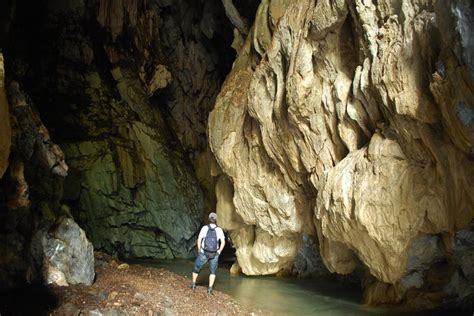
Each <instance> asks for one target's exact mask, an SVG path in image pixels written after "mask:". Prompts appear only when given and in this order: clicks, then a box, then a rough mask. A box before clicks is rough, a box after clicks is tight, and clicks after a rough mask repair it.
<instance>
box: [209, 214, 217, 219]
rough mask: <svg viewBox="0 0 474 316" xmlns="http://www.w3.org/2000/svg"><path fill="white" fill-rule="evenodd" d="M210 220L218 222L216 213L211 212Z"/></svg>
mask: <svg viewBox="0 0 474 316" xmlns="http://www.w3.org/2000/svg"><path fill="white" fill-rule="evenodd" d="M209 219H213V220H217V214H216V213H214V212H211V213H210V214H209Z"/></svg>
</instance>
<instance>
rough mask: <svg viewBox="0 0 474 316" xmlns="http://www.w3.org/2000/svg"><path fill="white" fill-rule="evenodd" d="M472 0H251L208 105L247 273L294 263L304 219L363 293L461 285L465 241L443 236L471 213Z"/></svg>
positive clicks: (385, 298) (441, 296) (392, 298)
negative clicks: (231, 58)
mask: <svg viewBox="0 0 474 316" xmlns="http://www.w3.org/2000/svg"><path fill="white" fill-rule="evenodd" d="M472 10H473V5H472V2H470V1H463V0H459V1H454V0H453V1H430V0H411V1H389V0H382V1H371V0H355V1H344V0H333V1H308V0H303V1H291V0H289V1H277V0H266V1H262V2H261V4H260V6H259V8H258V10H257V15H256V18H255V22H254V24H253V26H252V28H251V29H250V31H249V34H248V36H247V37H246V38H245V42H244V44H243V46H242V47H241V48H240V50H239V54H238V57H237V59H236V61H235V62H234V65H233V69H232V71H231V73H230V74H229V76H228V77H227V79H226V81H225V83H224V85H223V87H222V89H221V92H220V94H219V96H218V98H217V100H216V104H215V108H214V110H213V111H212V112H211V114H210V116H209V142H210V146H211V149H212V151H213V153H214V154H215V156H216V160H217V162H218V166H219V168H217V167H216V168H214V171H215V174H217V175H219V180H218V181H217V187H216V195H217V199H218V203H217V209H218V210H217V211H218V214H219V216H220V218H224V219H225V221H222V222H221V225H222V226H224V228H226V229H228V230H230V231H231V235H232V239H233V241H234V244H235V246H236V247H237V257H238V264H236V265H238V267H239V268H240V269H241V270H242V271H243V272H244V273H245V274H250V275H256V274H272V273H277V272H279V271H281V270H289V269H291V266H292V264H293V262H294V258H295V256H296V254H297V252H298V250H299V249H300V247H301V246H302V244H303V236H306V235H309V236H313V238H315V239H316V236H317V240H318V244H319V250H320V254H321V256H322V259H323V262H324V264H325V265H326V267H327V268H328V269H329V270H330V271H331V272H337V273H341V274H348V273H351V272H353V271H354V270H355V269H356V267H357V266H359V265H360V264H362V265H363V266H364V267H365V269H366V270H367V271H368V275H370V276H369V277H368V278H367V280H366V281H365V282H364V284H365V291H366V293H365V299H366V301H367V302H369V303H372V304H377V303H405V304H407V305H410V304H413V306H418V307H421V306H424V307H432V306H434V305H436V304H438V303H441V302H442V301H443V300H447V299H448V298H449V299H450V300H453V301H455V300H459V299H464V298H466V297H467V296H468V294H467V293H468V292H469V291H467V290H466V289H468V288H470V293H471V295H472V292H473V291H472V280H471V279H470V272H469V271H468V270H469V268H467V270H466V271H465V272H463V273H461V271H464V269H466V267H467V266H469V264H468V263H467V262H470V265H471V266H472V265H473V264H474V262H473V261H472V260H471V259H469V258H472V257H470V255H465V256H461V255H460V254H459V253H457V252H456V251H453V247H454V245H455V244H456V240H457V237H456V236H457V234H459V233H458V232H459V231H460V230H462V229H465V228H466V227H468V226H469V224H470V223H471V222H472V220H473V218H474V180H473V179H474V119H473V117H474V116H473V113H474V94H473V92H474V84H473V83H474V82H473V71H472V69H473V59H472V56H473V53H474V49H473V47H472V43H473V38H472V34H473V30H474V25H473V19H472V17H473V15H472ZM466 234H467V235H469V234H472V231H470V230H468V232H467V233H466ZM305 244H307V243H306V242H305ZM420 247H421V248H426V251H427V252H429V253H426V254H420V253H419V251H421V249H419V248H420ZM466 247H467V248H469V247H468V246H467V245H466ZM410 249H412V250H410ZM413 249H416V250H413ZM469 249H471V248H469ZM460 256H461V257H460ZM306 257H308V256H306ZM417 258H418V259H419V260H418V259H417ZM417 260H418V261H417ZM234 269H235V267H234ZM441 271H442V273H443V274H444V277H443V278H438V279H436V278H434V277H433V276H434V275H436V273H437V272H441ZM465 273H466V274H465ZM455 279H456V280H455ZM459 279H461V281H462V282H461V281H459ZM453 283H454V284H456V286H450V284H453ZM459 284H463V286H460V285H459ZM466 284H469V285H466ZM448 287H449V288H450V290H449V291H448V290H447V288H448ZM461 288H462V289H461ZM420 293H424V294H420ZM426 293H428V294H426Z"/></svg>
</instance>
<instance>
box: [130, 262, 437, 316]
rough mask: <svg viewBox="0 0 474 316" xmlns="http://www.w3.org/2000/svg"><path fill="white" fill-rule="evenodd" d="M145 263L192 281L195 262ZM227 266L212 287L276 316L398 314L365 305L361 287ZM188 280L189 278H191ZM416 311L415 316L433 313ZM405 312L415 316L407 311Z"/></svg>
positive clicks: (202, 281)
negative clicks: (238, 272)
mask: <svg viewBox="0 0 474 316" xmlns="http://www.w3.org/2000/svg"><path fill="white" fill-rule="evenodd" d="M135 263H140V264H143V265H146V266H153V267H160V268H165V269H167V270H169V271H172V272H174V273H177V274H179V275H182V276H185V277H187V278H189V279H190V280H191V270H192V267H193V264H194V261H189V260H172V261H171V260H168V261H136V262H135ZM229 268H230V266H229V265H228V264H220V266H219V270H218V272H217V278H216V283H215V284H214V289H215V290H217V291H221V292H224V293H227V294H229V295H231V296H232V297H234V298H235V299H236V300H237V301H238V302H240V303H242V304H243V305H246V306H249V307H253V308H255V309H256V310H261V311H263V312H264V313H265V312H269V313H272V314H277V315H321V316H330V315H331V316H333V315H373V316H375V315H401V314H402V313H401V312H399V311H396V310H394V309H386V308H374V307H365V306H363V305H362V304H361V303H360V302H361V301H362V296H361V289H360V288H358V287H356V286H354V285H352V284H343V283H341V282H335V281H330V280H318V279H302V278H295V277H275V276H258V277H249V276H242V275H230V273H229ZM208 277H209V270H208V269H207V265H206V266H205V267H204V268H203V270H202V271H201V273H200V274H199V278H198V282H197V284H198V286H203V287H207V284H208ZM190 282H191V281H190ZM433 314H434V313H433V312H430V313H416V315H433ZM405 315H415V314H414V313H408V314H405Z"/></svg>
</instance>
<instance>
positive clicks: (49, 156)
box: [0, 81, 68, 287]
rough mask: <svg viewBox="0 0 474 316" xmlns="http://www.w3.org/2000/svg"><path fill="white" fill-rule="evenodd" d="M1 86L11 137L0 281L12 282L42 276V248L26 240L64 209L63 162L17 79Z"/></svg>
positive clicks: (1, 202)
mask: <svg viewBox="0 0 474 316" xmlns="http://www.w3.org/2000/svg"><path fill="white" fill-rule="evenodd" d="M6 90H7V92H8V99H9V102H8V104H9V106H10V109H9V110H10V112H11V120H12V131H13V132H12V134H13V137H12V146H11V151H10V155H9V164H8V168H7V170H6V172H5V174H4V175H3V177H2V178H1V182H0V184H1V186H0V193H1V195H0V196H1V199H0V219H1V221H0V239H1V240H2V243H1V244H0V251H1V252H2V253H3V254H4V255H3V256H1V258H0V272H1V273H0V279H1V282H0V283H1V286H2V287H13V286H18V285H21V284H23V283H32V282H40V281H41V280H42V273H41V266H42V258H43V252H38V251H34V250H32V249H31V246H30V245H31V244H32V240H33V236H34V235H35V234H36V233H37V231H38V230H39V227H40V226H42V225H43V224H45V223H47V222H51V221H54V220H55V219H56V218H58V217H60V216H61V215H63V214H64V213H65V212H64V209H63V208H61V205H60V200H61V198H62V184H63V180H64V177H65V176H66V175H67V171H68V166H67V165H66V163H65V160H64V154H63V152H62V151H61V149H60V148H59V147H58V146H57V145H56V144H55V143H53V142H52V140H51V138H50V136H49V133H48V130H47V129H46V127H45V126H44V125H43V123H42V121H41V119H40V117H39V115H38V112H37V111H36V109H35V107H34V104H33V102H32V101H31V99H30V98H29V96H28V95H27V94H26V93H25V92H24V90H23V89H22V87H21V86H20V84H19V83H18V82H16V81H12V82H10V84H9V85H8V87H7V89H6ZM9 119H10V118H9ZM2 154H3V152H2Z"/></svg>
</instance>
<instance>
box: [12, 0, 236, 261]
mask: <svg viewBox="0 0 474 316" xmlns="http://www.w3.org/2000/svg"><path fill="white" fill-rule="evenodd" d="M12 3H14V5H15V6H16V10H14V11H15V12H16V13H14V14H13V15H14V19H13V23H11V26H10V28H9V29H8V32H9V34H10V39H11V40H12V42H13V43H16V44H15V45H10V46H8V47H6V48H5V54H6V55H8V56H10V57H11V62H10V68H11V71H12V78H17V79H18V80H19V81H21V82H23V83H24V85H25V86H26V87H27V88H28V91H29V93H30V94H31V95H32V96H34V98H35V101H36V103H37V104H38V110H39V112H40V113H41V115H42V117H43V119H44V121H45V124H46V125H47V126H48V128H49V129H50V131H51V133H52V134H53V135H54V136H55V139H57V141H58V144H59V145H60V147H61V148H62V149H63V150H64V153H65V155H66V159H67V161H68V164H69V166H70V171H69V175H68V177H67V178H66V182H65V190H64V200H63V202H64V203H66V204H68V205H70V206H71V209H72V213H73V215H74V217H75V218H76V219H77V221H78V223H79V224H80V225H81V227H83V228H84V229H85V231H86V232H87V234H88V236H89V237H90V238H91V240H92V242H93V243H94V246H95V247H96V248H99V249H103V250H105V251H107V252H109V253H111V254H112V253H113V254H117V255H119V256H123V257H135V258H136V257H139V258H148V257H152V258H175V257H179V258H187V257H191V256H194V253H193V251H192V248H193V247H194V246H195V235H196V232H197V231H198V229H199V226H200V224H201V222H202V219H203V217H204V216H203V215H204V214H203V210H204V209H206V210H207V209H211V208H213V207H214V204H215V198H214V183H213V182H214V180H213V179H212V178H211V177H210V176H209V174H210V171H209V170H210V165H211V161H212V160H213V156H212V155H211V153H210V150H209V148H208V145H207V140H206V120H207V116H208V113H209V111H210V110H211V108H212V106H213V103H214V99H215V97H216V95H217V93H218V91H219V87H220V84H221V82H222V81H223V77H224V76H225V74H226V73H227V71H228V69H229V68H230V65H231V61H232V57H233V56H232V54H223V55H222V56H221V55H220V54H219V52H220V51H230V52H232V50H231V48H230V39H231V37H230V36H225V35H226V34H227V33H229V34H231V29H230V28H229V27H225V25H228V22H227V19H226V17H225V14H224V12H223V8H222V6H221V3H220V1H218V0H213V1H181V0H180V1H142V0H130V1H128V0H127V1H95V0H94V1H83V0H73V1H66V2H62V3H61V4H58V3H56V2H49V1H40V2H38V3H37V4H29V3H26V2H25V1H13V2H12ZM36 10H38V12H41V15H35V14H32V13H31V12H34V11H36ZM15 14H16V15H15ZM25 21H26V22H25ZM223 22H225V24H224V23H223ZM22 23H23V24H22ZM223 25H224V26H223ZM24 30H26V31H24ZM226 32H227V33H226ZM225 38H227V40H225ZM227 42H228V43H227ZM28 48H30V49H28ZM32 49H33V50H35V51H39V52H41V53H40V54H33V55H32V54H31V53H30V52H31V50H32ZM218 65H219V67H218Z"/></svg>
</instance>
